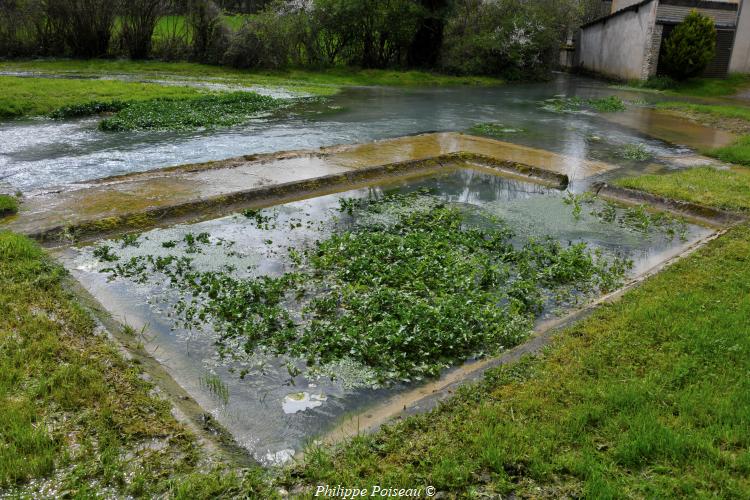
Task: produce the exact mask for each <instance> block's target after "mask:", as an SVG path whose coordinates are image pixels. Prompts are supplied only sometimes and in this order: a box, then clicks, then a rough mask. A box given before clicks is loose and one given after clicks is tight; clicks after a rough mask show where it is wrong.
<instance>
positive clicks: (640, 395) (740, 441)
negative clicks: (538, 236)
mask: <svg viewBox="0 0 750 500" xmlns="http://www.w3.org/2000/svg"><path fill="white" fill-rule="evenodd" d="M749 262H750V228H749V227H748V226H741V227H737V228H735V229H732V230H731V231H730V232H729V233H728V234H727V235H725V236H723V237H721V238H720V239H718V240H716V241H714V242H712V243H710V244H709V245H708V246H707V247H705V248H704V249H702V250H700V251H699V252H697V253H696V254H694V255H693V256H691V257H689V258H687V259H685V260H682V261H680V262H678V263H676V264H675V265H673V266H671V267H670V268H668V269H667V270H665V271H664V272H662V273H660V274H659V275H658V276H655V277H653V278H651V279H649V280H648V281H647V282H645V283H644V284H643V285H641V286H640V287H639V288H637V289H635V290H633V291H630V292H628V293H627V294H626V295H625V296H624V297H623V298H622V299H621V300H620V301H618V302H617V303H615V304H613V305H609V306H606V307H603V308H601V309H599V310H598V311H597V312H596V313H594V315H593V316H591V317H590V318H588V319H586V320H584V321H582V322H580V323H578V324H576V325H574V326H572V327H570V328H568V329H567V330H566V331H565V332H564V333H562V334H560V336H559V337H558V338H557V340H556V341H555V342H554V344H553V346H551V347H550V348H549V349H548V350H547V351H546V352H545V354H544V355H543V356H542V357H541V358H538V359H536V360H529V359H527V360H525V361H522V362H520V363H517V364H515V365H511V366H509V367H507V368H502V369H499V370H493V371H491V372H490V373H489V374H488V375H487V377H486V378H485V380H484V381H483V382H482V383H481V384H479V385H475V386H472V387H469V388H465V389H463V390H460V391H459V394H458V395H457V396H456V397H455V398H454V399H452V400H449V401H448V402H447V403H445V404H444V405H442V406H441V407H440V408H439V409H437V410H436V411H433V412H431V413H429V414H426V415H422V416H416V417H410V418H408V419H406V420H405V421H403V422H401V423H396V424H394V425H391V426H388V427H386V428H385V429H383V430H381V431H379V432H378V433H377V434H375V435H370V436H363V437H358V438H355V439H354V440H352V441H351V442H348V443H347V444H346V445H344V446H342V447H340V448H338V449H337V450H334V451H331V450H330V449H327V448H312V449H311V450H310V451H309V453H308V455H307V457H308V463H307V464H306V465H305V466H300V467H298V469H297V470H295V471H294V474H292V475H290V479H288V481H289V482H290V483H296V482H300V483H302V484H306V485H308V487H309V488H311V489H312V488H314V486H315V485H318V484H333V485H335V484H342V485H345V486H349V487H352V486H367V485H375V484H379V485H384V484H385V485H388V486H390V487H399V486H401V487H410V486H411V487H415V486H417V487H420V486H421V487H424V486H426V485H432V486H434V487H436V488H437V489H438V491H447V492H451V493H452V494H453V495H456V496H458V497H463V496H478V497H479V496H483V495H487V496H492V495H497V494H501V495H508V494H510V493H515V494H516V495H518V496H521V497H526V496H530V497H535V498H538V497H551V498H559V497H564V496H568V497H574V498H575V497H582V496H585V497H591V498H627V497H634V498H643V497H648V498H675V497H688V498H700V497H724V498H731V497H735V498H745V497H747V496H748V495H750V451H749V450H750V379H749V378H748V377H746V376H744V375H742V374H747V373H748V372H750V335H749V332H750V287H749V285H748V283H750V266H749V265H748V263H749ZM291 478H294V479H291Z"/></svg>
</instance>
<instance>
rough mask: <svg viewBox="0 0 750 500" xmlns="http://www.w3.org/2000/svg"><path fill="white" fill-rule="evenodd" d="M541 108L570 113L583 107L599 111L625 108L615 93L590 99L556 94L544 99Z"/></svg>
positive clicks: (604, 111) (609, 111)
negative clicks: (556, 95)
mask: <svg viewBox="0 0 750 500" xmlns="http://www.w3.org/2000/svg"><path fill="white" fill-rule="evenodd" d="M542 108H543V109H546V110H549V111H554V112H556V113H571V112H576V111H581V110H584V109H589V110H593V111H597V112H599V113H611V112H616V111H625V109H626V108H625V103H624V102H623V100H622V99H620V98H619V97H618V96H616V95H611V96H607V97H600V98H590V99H582V98H580V97H577V96H573V97H565V96H558V97H554V98H552V99H546V100H545V101H544V102H543V106H542Z"/></svg>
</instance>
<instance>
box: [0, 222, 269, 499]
mask: <svg viewBox="0 0 750 500" xmlns="http://www.w3.org/2000/svg"><path fill="white" fill-rule="evenodd" d="M65 279H66V278H65V272H64V270H63V269H62V268H61V267H60V266H58V265H57V264H54V263H52V262H51V260H50V259H48V258H47V256H46V255H45V254H44V252H43V251H42V250H41V249H40V248H39V247H38V246H37V245H36V244H35V243H33V242H32V241H30V240H29V239H27V238H25V237H22V236H18V235H15V234H12V233H9V232H0V496H3V495H4V494H10V496H14V492H15V493H18V494H19V496H21V497H27V496H32V495H33V493H34V491H38V489H40V488H49V489H48V490H47V492H46V494H45V496H48V495H52V496H57V494H62V493H61V492H66V495H68V496H70V497H74V498H91V497H92V496H94V495H100V494H102V493H104V492H105V491H109V493H108V495H111V496H116V497H127V496H136V497H152V496H158V495H161V494H167V495H170V496H176V497H179V496H182V497H184V498H196V497H198V498H201V497H202V498H215V496H216V495H217V494H220V493H222V492H227V491H239V490H243V491H256V492H258V491H259V490H261V489H263V488H265V482H264V481H265V479H264V478H263V476H262V473H261V472H260V471H259V470H257V469H251V470H247V471H242V470H237V471H235V472H234V473H227V471H226V469H225V468H224V467H222V466H220V463H217V465H210V464H209V463H206V462H204V461H203V460H205V454H204V452H203V451H202V450H201V449H200V447H199V446H198V444H197V442H196V440H195V438H194V437H193V436H192V435H191V434H190V433H189V432H188V431H187V430H186V429H185V428H184V427H183V426H182V425H181V424H179V423H178V422H177V421H176V420H175V419H174V417H173V416H172V414H171V405H169V404H168V403H167V402H166V401H164V400H161V399H157V398H156V397H154V396H152V395H151V389H152V386H151V384H149V383H147V382H145V381H144V380H143V378H142V377H141V372H140V370H139V368H138V366H137V365H136V364H135V363H134V362H129V361H126V360H124V359H123V358H122V356H121V355H120V353H119V351H118V348H117V347H115V346H114V345H113V344H112V343H111V342H110V341H109V340H108V338H107V336H106V335H104V334H102V333H100V332H98V331H97V329H96V325H95V324H94V322H93V321H92V319H91V318H90V317H89V315H88V314H87V312H86V311H85V310H84V309H83V308H82V307H81V306H79V305H78V304H77V303H76V301H75V299H74V298H73V297H72V296H71V294H70V293H69V292H68V291H67V290H66V285H65ZM149 444H157V445H158V446H148V445H149ZM32 480H33V483H30V481H32ZM187 485H191V490H187V489H186V486H187ZM51 492H56V493H51ZM265 494H266V495H267V494H268V492H266V493H265ZM261 495H263V493H261Z"/></svg>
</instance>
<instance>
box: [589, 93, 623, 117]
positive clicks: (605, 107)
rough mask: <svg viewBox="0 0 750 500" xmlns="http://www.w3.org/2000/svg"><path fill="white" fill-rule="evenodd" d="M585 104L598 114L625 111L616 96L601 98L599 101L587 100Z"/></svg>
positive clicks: (621, 102)
mask: <svg viewBox="0 0 750 500" xmlns="http://www.w3.org/2000/svg"><path fill="white" fill-rule="evenodd" d="M586 104H588V105H589V106H591V107H592V108H594V109H595V110H596V111H598V112H600V113H613V112H617V111H625V103H624V102H623V101H622V99H620V98H619V97H617V96H616V95H611V96H607V97H601V98H599V99H588V100H587V101H586Z"/></svg>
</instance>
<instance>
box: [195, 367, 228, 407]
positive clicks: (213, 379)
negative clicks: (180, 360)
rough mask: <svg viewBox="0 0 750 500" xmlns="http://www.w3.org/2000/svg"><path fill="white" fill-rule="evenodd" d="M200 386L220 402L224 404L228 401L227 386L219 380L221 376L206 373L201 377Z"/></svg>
mask: <svg viewBox="0 0 750 500" xmlns="http://www.w3.org/2000/svg"><path fill="white" fill-rule="evenodd" d="M200 383H201V387H203V388H204V389H206V390H207V391H208V392H210V393H211V394H213V396H214V397H216V399H218V400H219V401H220V402H221V404H223V405H224V406H226V405H227V404H228V403H229V387H227V385H226V384H225V383H224V382H223V381H222V380H221V377H219V376H218V375H216V374H214V373H206V374H205V375H203V376H202V377H201V380H200Z"/></svg>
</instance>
